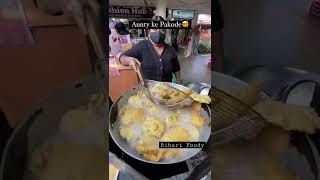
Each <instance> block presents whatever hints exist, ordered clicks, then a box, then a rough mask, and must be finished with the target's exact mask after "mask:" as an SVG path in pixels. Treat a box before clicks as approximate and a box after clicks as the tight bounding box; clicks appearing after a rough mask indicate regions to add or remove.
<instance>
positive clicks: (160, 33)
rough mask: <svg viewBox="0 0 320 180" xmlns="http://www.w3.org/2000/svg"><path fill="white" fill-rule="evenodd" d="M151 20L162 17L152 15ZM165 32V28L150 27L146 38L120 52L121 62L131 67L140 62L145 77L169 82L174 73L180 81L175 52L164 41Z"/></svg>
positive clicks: (178, 81)
mask: <svg viewBox="0 0 320 180" xmlns="http://www.w3.org/2000/svg"><path fill="white" fill-rule="evenodd" d="M152 20H153V21H163V20H164V19H163V18H162V17H161V16H154V17H153V18H152ZM165 32H166V31H165V29H150V31H149V35H148V37H149V39H148V40H144V41H141V42H139V43H138V44H136V45H135V46H134V47H132V48H131V49H129V50H127V51H126V52H124V53H122V54H121V56H120V62H121V64H124V65H129V66H132V67H134V66H136V64H141V70H142V74H143V76H144V78H145V79H149V80H155V81H162V82H171V81H172V78H173V74H174V75H175V77H176V82H177V83H181V78H180V64H179V61H178V58H177V54H176V51H175V49H174V48H173V47H171V46H169V45H168V44H166V43H165V42H164V40H165V38H166V34H165Z"/></svg>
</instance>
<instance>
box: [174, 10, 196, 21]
mask: <svg viewBox="0 0 320 180" xmlns="http://www.w3.org/2000/svg"><path fill="white" fill-rule="evenodd" d="M194 16H195V10H185V9H172V18H174V19H194Z"/></svg>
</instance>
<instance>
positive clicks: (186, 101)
mask: <svg viewBox="0 0 320 180" xmlns="http://www.w3.org/2000/svg"><path fill="white" fill-rule="evenodd" d="M134 70H135V71H136V73H137V75H138V79H139V81H140V83H139V84H140V86H142V87H144V91H145V94H146V95H147V96H148V97H149V98H150V99H151V100H152V101H153V102H154V103H156V104H157V105H158V106H160V107H163V108H167V109H175V108H180V107H183V106H188V105H190V104H192V102H193V99H192V98H191V97H190V95H189V94H187V93H186V91H187V90H188V89H189V88H187V87H185V86H182V85H179V84H175V83H170V82H158V81H153V80H146V79H144V77H143V75H142V73H141V66H140V64H136V66H135V68H134ZM158 83H161V84H163V85H165V86H167V87H168V88H170V89H173V90H174V91H176V92H178V93H180V94H183V99H181V100H180V101H178V102H174V103H172V104H164V103H162V102H161V101H160V100H159V99H158V98H157V97H156V95H155V92H153V91H152V89H153V88H154V87H155V86H156V85H157V84H158Z"/></svg>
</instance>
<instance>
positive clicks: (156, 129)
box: [142, 117, 165, 138]
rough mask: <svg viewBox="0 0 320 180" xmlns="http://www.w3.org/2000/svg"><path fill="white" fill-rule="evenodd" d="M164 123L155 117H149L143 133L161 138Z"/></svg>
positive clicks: (143, 125)
mask: <svg viewBox="0 0 320 180" xmlns="http://www.w3.org/2000/svg"><path fill="white" fill-rule="evenodd" d="M164 128H165V125H164V122H163V121H162V120H159V119H158V118H155V117H148V118H147V119H146V120H145V121H144V122H143V124H142V131H143V133H144V134H148V135H151V136H155V137H158V138H159V137H161V135H162V134H163V132H164Z"/></svg>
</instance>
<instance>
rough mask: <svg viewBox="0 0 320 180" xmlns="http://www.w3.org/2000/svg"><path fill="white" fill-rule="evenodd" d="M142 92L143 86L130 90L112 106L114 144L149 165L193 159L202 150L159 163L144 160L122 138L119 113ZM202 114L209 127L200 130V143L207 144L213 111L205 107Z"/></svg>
mask: <svg viewBox="0 0 320 180" xmlns="http://www.w3.org/2000/svg"><path fill="white" fill-rule="evenodd" d="M141 90H142V87H141V86H138V87H135V88H132V89H130V90H128V91H127V92H126V93H124V94H123V95H122V96H121V97H119V98H118V100H117V101H115V102H114V103H113V105H112V106H111V109H110V113H109V119H110V121H109V133H110V135H111V137H112V139H113V140H114V142H115V143H116V144H117V145H118V146H119V148H120V149H121V150H122V151H124V152H125V153H127V154H128V155H130V156H131V157H133V158H135V159H137V160H140V161H143V162H147V163H152V164H174V163H178V162H182V161H185V160H187V159H189V158H191V157H192V156H194V155H196V154H197V153H198V152H199V151H200V150H201V149H200V148H197V149H188V151H187V153H186V154H183V155H181V156H180V157H179V158H178V159H174V158H172V159H163V160H161V161H159V162H155V161H149V160H146V159H145V158H143V156H142V155H140V154H138V153H137V152H136V151H135V149H133V148H132V147H131V146H130V145H129V144H128V142H127V141H126V140H125V139H123V138H121V137H120V133H119V128H118V126H117V121H119V118H118V111H119V109H120V108H121V107H123V106H125V105H126V104H127V101H128V99H129V98H130V97H131V96H133V95H136V94H137V93H138V92H139V91H141ZM201 114H202V116H204V117H205V124H207V127H204V128H203V129H202V130H200V139H199V141H201V142H207V141H208V139H209V137H210V134H211V110H210V107H209V106H208V105H203V106H202V109H201Z"/></svg>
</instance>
